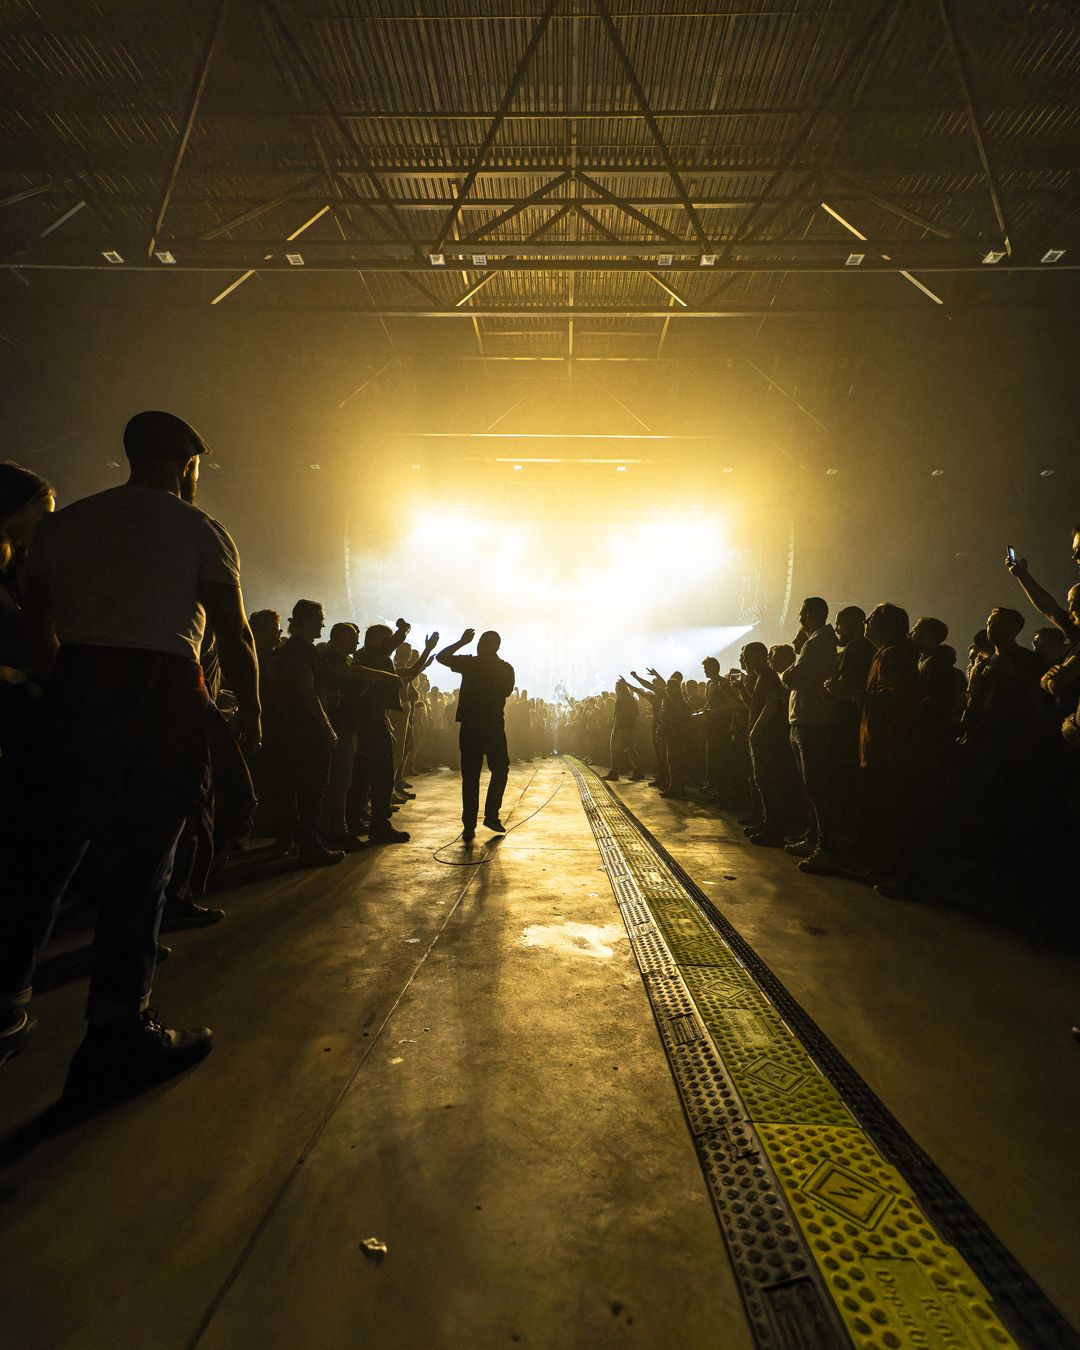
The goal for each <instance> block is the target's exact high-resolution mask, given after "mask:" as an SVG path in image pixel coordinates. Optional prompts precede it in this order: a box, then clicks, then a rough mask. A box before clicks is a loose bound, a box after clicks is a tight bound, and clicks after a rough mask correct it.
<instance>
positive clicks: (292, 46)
mask: <svg viewBox="0 0 1080 1350" xmlns="http://www.w3.org/2000/svg"><path fill="white" fill-rule="evenodd" d="M262 10H263V12H265V13H267V14H268V15H269V16H270V18H271V19H272V20H273V22H274V25H275V27H276V29H277V31H278V33H279V34H280V36H281V40H282V43H283V44H284V46H285V48H286V50H287V52H288V53H289V56H290V57H291V59H292V60H293V61H294V62H295V64H296V65H297V67H298V68H299V69H300V70H301V71H303V73H304V77H305V78H306V80H307V82H308V84H309V85H310V86H311V87H312V89H314V90H315V93H316V94H317V95H318V97H319V98H320V99H321V100H322V103H323V106H324V107H325V108H326V111H327V113H328V115H329V116H330V119H331V121H332V122H333V123H334V125H335V127H337V129H338V132H339V134H340V135H341V137H342V139H343V140H344V142H345V144H346V145H347V146H348V148H349V150H350V152H351V153H352V155H353V157H354V158H355V160H356V163H357V165H358V166H359V171H360V173H362V174H363V175H364V177H366V178H367V179H368V181H369V182H370V183H371V185H372V187H373V188H374V190H375V196H376V198H377V200H378V203H379V205H380V206H383V207H385V208H386V210H387V211H388V212H389V215H390V221H391V223H392V225H393V226H394V229H395V230H396V231H397V233H398V234H399V235H400V237H401V238H402V239H403V240H404V241H405V243H407V244H408V245H409V246H410V247H411V248H412V249H414V250H415V251H416V253H417V255H418V256H421V254H420V249H419V247H418V246H417V244H416V241H415V240H414V239H413V237H412V235H411V234H410V233H409V231H408V230H407V229H406V227H405V225H404V224H403V223H402V221H401V219H400V218H399V216H398V213H397V210H396V208H395V207H394V205H393V203H392V201H391V200H390V198H389V196H388V195H387V193H386V191H385V189H384V188H383V184H382V179H381V177H380V174H381V173H382V170H380V169H377V168H376V167H375V166H374V165H373V164H372V163H371V161H370V159H369V158H368V155H367V151H366V150H365V149H364V147H363V146H362V145H361V144H360V143H359V141H357V139H356V137H355V136H354V135H353V132H352V128H351V127H350V126H349V124H348V123H347V122H346V121H345V119H344V118H343V117H342V116H341V114H340V113H339V112H338V110H337V105H336V104H335V103H334V99H333V96H332V95H331V93H330V91H329V90H328V89H327V87H326V85H325V84H324V83H323V81H322V78H321V77H320V75H319V73H318V71H316V70H315V68H314V67H313V66H312V64H311V62H310V61H309V60H308V59H307V56H306V55H305V54H304V51H303V49H302V48H301V46H300V44H299V43H298V42H297V40H296V38H295V37H294V36H293V34H292V30H291V29H290V28H289V26H288V24H287V23H286V22H285V19H284V16H283V15H282V13H281V10H280V9H279V8H278V4H277V0H263V3H262ZM367 210H368V213H369V215H371V217H372V218H373V219H375V220H377V221H379V223H380V224H382V223H383V221H382V217H381V216H380V215H379V214H378V212H377V211H376V210H375V208H374V206H369V207H368V208H367Z"/></svg>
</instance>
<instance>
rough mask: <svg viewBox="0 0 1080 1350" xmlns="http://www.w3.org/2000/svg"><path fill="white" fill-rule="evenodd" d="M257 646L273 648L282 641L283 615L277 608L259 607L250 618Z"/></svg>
mask: <svg viewBox="0 0 1080 1350" xmlns="http://www.w3.org/2000/svg"><path fill="white" fill-rule="evenodd" d="M248 623H249V625H250V626H251V636H252V637H253V638H254V639H255V646H256V647H259V648H261V649H263V650H265V649H266V648H267V647H269V648H271V649H273V648H274V647H276V646H277V645H278V644H279V643H280V641H281V615H280V614H279V613H278V612H277V610H276V609H257V610H256V611H255V612H254V613H253V614H252V615H251V617H250V618H249V619H248Z"/></svg>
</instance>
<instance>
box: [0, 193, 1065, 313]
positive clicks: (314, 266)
mask: <svg viewBox="0 0 1080 1350" xmlns="http://www.w3.org/2000/svg"><path fill="white" fill-rule="evenodd" d="M567 209H569V208H567ZM305 247H308V246H307V245H305ZM869 247H873V248H875V249H876V248H879V247H880V245H878V244H872V245H869ZM278 248H281V244H278ZM298 251H299V250H298ZM85 257H86V253H85V250H81V251H80V259H85ZM252 261H253V263H254V266H253V268H252V270H253V271H258V272H266V273H277V274H280V275H282V276H293V277H302V276H304V275H305V274H312V273H327V272H392V273H393V272H396V273H403V274H406V275H408V274H420V273H423V274H427V275H428V276H430V275H431V272H432V268H431V266H430V264H429V263H427V262H419V261H414V260H412V259H408V258H389V259H387V258H373V259H364V258H351V259H350V258H346V259H342V260H337V261H329V262H307V261H306V260H305V264H304V265H303V266H297V267H293V266H291V265H290V264H288V263H286V262H285V260H284V258H283V257H282V256H274V257H271V256H267V257H265V258H262V259H253V260H252ZM242 266H243V263H242V262H241V261H236V262H227V261H219V262H205V263H191V262H183V261H180V262H177V263H176V264H174V265H173V266H171V267H169V268H168V269H167V270H168V271H169V272H171V273H174V274H175V273H179V272H191V273H213V272H235V271H236V269H237V268H238V267H242ZM4 267H9V268H10V267H18V268H20V269H21V270H23V271H27V272H29V271H38V272H109V273H111V274H115V275H119V274H121V273H123V272H129V273H130V272H153V273H155V274H157V275H159V276H160V275H161V272H162V267H161V265H160V264H158V263H138V264H124V265H115V266H114V265H112V264H110V263H107V262H87V261H82V260H76V261H71V262H67V261H62V260H57V259H53V260H51V261H48V262H28V261H24V260H23V259H22V258H21V257H20V258H18V259H16V258H12V257H8V258H5V259H3V260H0V268H4ZM911 267H914V268H918V270H919V271H920V272H926V273H935V274H937V275H938V276H949V275H960V274H962V273H970V274H975V273H978V275H980V276H982V277H985V278H986V279H987V280H992V279H993V278H995V277H1003V276H1005V275H1007V274H1008V275H1013V274H1015V273H1017V272H1025V273H1037V274H1038V275H1039V276H1042V277H1050V276H1052V275H1054V276H1057V275H1062V274H1064V273H1071V272H1075V271H1080V263H1065V262H1059V263H1054V264H1052V265H1040V264H1039V263H1017V262H1009V263H999V264H998V265H997V266H996V267H986V266H984V265H982V264H980V263H954V262H922V261H919V260H918V259H912V258H899V259H898V258H896V257H895V256H893V255H890V258H889V259H888V260H883V259H878V258H872V257H867V258H866V260H865V261H864V262H863V263H862V265H861V266H859V267H848V266H846V265H845V263H843V262H840V261H835V260H832V261H829V262H813V261H810V262H803V261H800V260H797V259H793V258H780V259H767V260H755V261H750V260H742V259H734V260H730V261H728V262H726V263H719V262H718V263H717V264H716V267H715V268H710V269H709V271H710V272H712V273H724V272H730V273H739V272H749V273H756V272H760V273H762V274H764V275H766V276H767V275H769V274H774V273H781V272H791V273H804V274H806V275H818V276H824V275H827V274H830V273H831V274H832V275H834V276H847V277H851V278H853V279H854V278H858V277H859V276H869V275H870V274H871V273H873V274H874V275H881V274H883V273H888V274H893V273H899V274H901V275H902V274H903V272H904V271H905V268H911ZM436 270H437V271H438V270H442V269H436ZM446 270H447V271H461V270H463V269H462V268H461V266H460V264H459V265H458V266H457V267H448V268H447V269H446ZM464 270H466V271H482V272H483V274H484V276H486V277H492V276H498V275H499V274H500V273H505V272H606V273H614V274H621V275H624V276H630V275H634V274H636V273H648V272H651V271H653V270H655V262H650V261H643V260H641V259H624V258H610V259H603V258H601V259H591V258H563V259H556V260H554V261H552V260H547V259H543V258H520V259H518V258H507V259H505V260H504V261H503V262H501V263H489V264H488V266H487V267H485V268H478V267H471V268H466V269H464ZM664 271H665V273H666V272H669V271H670V272H672V273H677V274H679V275H681V276H700V275H701V270H700V269H699V268H698V267H697V266H696V265H695V264H694V263H693V262H689V261H686V260H681V261H680V260H675V261H673V262H672V265H671V267H670V268H667V267H665V268H664ZM668 293H669V294H670V292H668ZM615 312H617V310H616V311H615Z"/></svg>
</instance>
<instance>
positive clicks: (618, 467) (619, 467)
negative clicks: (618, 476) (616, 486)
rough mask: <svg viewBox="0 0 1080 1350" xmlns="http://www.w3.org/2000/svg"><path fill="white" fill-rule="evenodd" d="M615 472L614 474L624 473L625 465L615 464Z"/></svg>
mask: <svg viewBox="0 0 1080 1350" xmlns="http://www.w3.org/2000/svg"><path fill="white" fill-rule="evenodd" d="M615 472H616V473H625V472H626V465H625V464H616V465H615Z"/></svg>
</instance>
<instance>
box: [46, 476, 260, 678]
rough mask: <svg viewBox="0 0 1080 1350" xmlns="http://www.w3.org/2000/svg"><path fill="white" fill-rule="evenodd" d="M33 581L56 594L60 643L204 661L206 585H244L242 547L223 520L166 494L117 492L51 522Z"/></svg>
mask: <svg viewBox="0 0 1080 1350" xmlns="http://www.w3.org/2000/svg"><path fill="white" fill-rule="evenodd" d="M27 566H28V574H29V577H30V580H31V582H33V581H37V580H39V579H40V580H41V581H43V582H44V583H45V585H46V586H47V587H48V591H49V594H50V596H51V597H52V607H53V614H54V616H55V620H56V633H57V637H58V638H59V639H60V644H61V646H68V645H71V644H75V643H79V644H90V645H92V646H96V647H136V648H139V649H141V650H146V651H154V652H170V653H172V654H173V655H175V656H187V657H194V658H195V659H196V660H197V659H198V657H199V648H200V646H201V645H202V639H203V632H204V630H205V628H206V614H205V612H204V610H203V607H202V605H201V604H200V603H199V586H200V584H201V583H203V582H219V583H224V584H225V585H229V586H238V585H239V584H240V557H239V554H238V553H237V551H236V545H235V544H234V543H233V541H232V539H231V538H230V537H229V534H228V531H227V530H225V529H224V528H223V527H222V526H221V525H219V524H218V522H217V521H216V520H213V519H211V517H210V516H208V515H206V514H205V512H203V511H200V510H199V509H198V507H196V506H192V505H190V504H189V503H188V502H184V501H181V500H180V498H179V497H174V496H173V494H172V493H171V492H164V491H162V490H160V489H158V488H147V487H132V486H128V487H117V488H110V489H109V491H108V492H99V493H97V494H96V495H95V496H93V497H84V498H83V499H82V500H81V501H77V502H73V503H72V505H71V506H67V507H65V508H64V510H62V511H57V512H56V514H55V515H51V516H47V517H46V518H45V519H44V520H43V521H42V522H41V524H40V525H39V526H38V527H37V530H36V531H35V533H34V543H33V547H32V548H31V550H30V553H29V556H28V559H27Z"/></svg>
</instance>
